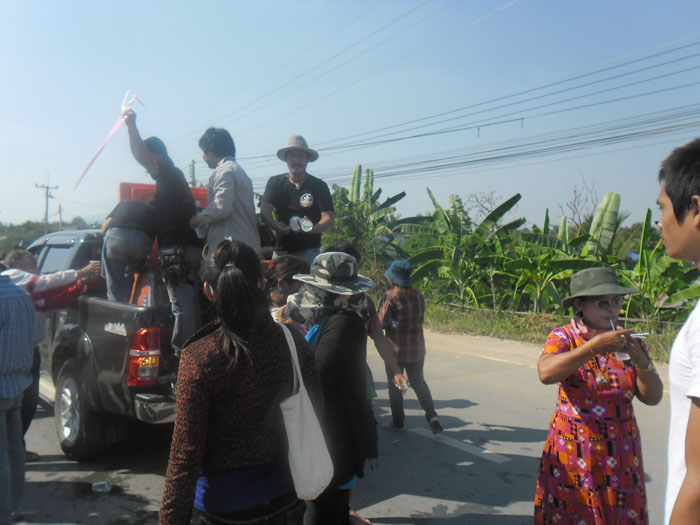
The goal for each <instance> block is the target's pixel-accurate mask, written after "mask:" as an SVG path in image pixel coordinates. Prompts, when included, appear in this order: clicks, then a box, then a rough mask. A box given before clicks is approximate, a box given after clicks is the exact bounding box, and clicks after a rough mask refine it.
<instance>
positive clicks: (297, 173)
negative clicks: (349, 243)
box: [260, 135, 335, 264]
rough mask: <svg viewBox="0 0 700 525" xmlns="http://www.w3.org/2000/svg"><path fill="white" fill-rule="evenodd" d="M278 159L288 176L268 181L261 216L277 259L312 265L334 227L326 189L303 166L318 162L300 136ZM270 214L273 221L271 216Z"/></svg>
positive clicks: (331, 204)
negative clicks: (289, 258) (271, 235)
mask: <svg viewBox="0 0 700 525" xmlns="http://www.w3.org/2000/svg"><path fill="white" fill-rule="evenodd" d="M277 157H278V158H279V159H280V160H281V161H284V162H286V163H287V167H288V168H289V173H283V174H282V175H275V176H274V177H270V179H269V180H268V181H267V185H266V186H265V193H264V194H263V197H262V207H261V209H260V214H261V215H262V218H263V220H264V221H265V223H266V224H267V225H268V226H270V227H271V228H272V229H273V230H274V231H275V232H276V233H277V250H276V251H275V254H274V255H273V258H274V257H275V256H277V255H282V254H289V255H296V256H297V257H301V258H302V259H304V260H306V261H307V262H308V263H309V264H311V263H312V262H313V260H314V258H315V257H316V256H317V255H318V254H319V253H321V234H322V233H323V232H325V231H328V230H329V229H331V228H332V227H333V222H334V221H335V212H334V211H333V200H332V199H331V192H330V191H329V189H328V185H327V184H326V183H325V182H323V181H322V180H321V179H318V178H316V177H314V176H313V175H309V174H308V173H307V172H306V166H307V164H308V163H309V162H314V161H315V160H316V159H318V152H316V151H314V150H312V149H311V148H309V146H308V145H307V144H306V140H304V137H302V136H301V135H292V136H291V137H290V139H289V143H288V145H287V147H286V148H282V149H280V150H279V151H278V152H277ZM273 212H274V213H275V215H276V218H275V217H274V216H273Z"/></svg>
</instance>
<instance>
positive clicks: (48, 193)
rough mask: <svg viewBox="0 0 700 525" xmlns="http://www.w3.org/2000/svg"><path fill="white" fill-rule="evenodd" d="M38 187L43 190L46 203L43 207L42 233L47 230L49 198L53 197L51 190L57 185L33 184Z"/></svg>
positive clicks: (56, 187) (55, 188)
mask: <svg viewBox="0 0 700 525" xmlns="http://www.w3.org/2000/svg"><path fill="white" fill-rule="evenodd" d="M34 186H36V187H37V188H39V189H42V190H45V193H44V195H45V199H46V205H45V209H44V235H46V234H47V233H48V232H49V199H53V195H51V190H57V189H58V186H49V185H48V184H34Z"/></svg>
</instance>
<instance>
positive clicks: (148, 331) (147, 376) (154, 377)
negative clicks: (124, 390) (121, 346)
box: [126, 326, 160, 386]
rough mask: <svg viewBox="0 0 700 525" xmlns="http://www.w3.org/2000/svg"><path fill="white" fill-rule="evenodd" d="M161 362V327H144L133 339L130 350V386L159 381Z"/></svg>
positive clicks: (127, 378) (127, 380) (127, 379)
mask: <svg viewBox="0 0 700 525" xmlns="http://www.w3.org/2000/svg"><path fill="white" fill-rule="evenodd" d="M159 364H160V327H157V326H156V327H151V328H142V329H141V330H139V331H138V332H136V334H134V339H133V340H132V341H131V350H129V372H128V375H127V377H126V383H127V384H128V385H129V386H146V385H155V384H156V383H158V365H159Z"/></svg>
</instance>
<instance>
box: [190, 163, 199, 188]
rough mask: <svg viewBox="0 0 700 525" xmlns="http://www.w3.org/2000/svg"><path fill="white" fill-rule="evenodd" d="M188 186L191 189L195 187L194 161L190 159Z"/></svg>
mask: <svg viewBox="0 0 700 525" xmlns="http://www.w3.org/2000/svg"><path fill="white" fill-rule="evenodd" d="M190 186H192V187H193V188H194V187H195V186H197V179H195V178H194V159H192V164H190Z"/></svg>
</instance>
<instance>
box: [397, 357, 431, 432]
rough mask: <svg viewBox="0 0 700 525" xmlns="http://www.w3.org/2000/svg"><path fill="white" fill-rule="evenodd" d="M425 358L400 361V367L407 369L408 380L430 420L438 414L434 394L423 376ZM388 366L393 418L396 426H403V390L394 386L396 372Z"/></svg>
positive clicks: (426, 417) (426, 416) (402, 369)
mask: <svg viewBox="0 0 700 525" xmlns="http://www.w3.org/2000/svg"><path fill="white" fill-rule="evenodd" d="M424 362H425V359H421V360H420V361H415V362H413V363H401V362H399V367H400V368H401V371H402V372H403V371H404V370H405V371H406V375H407V376H408V382H409V383H410V384H411V388H413V390H414V392H415V393H416V397H417V398H418V402H419V403H420V406H421V408H423V410H424V411H425V419H427V420H428V421H430V419H431V418H433V417H435V416H437V412H435V404H434V403H433V396H432V395H431V394H430V388H428V383H426V382H425V378H424V377H423V363H424ZM385 368H386V377H387V383H388V385H389V404H390V405H391V418H392V420H393V422H394V426H395V427H403V420H404V412H403V394H402V393H401V390H399V389H398V388H396V386H394V373H393V372H392V371H391V369H390V368H389V367H388V366H385Z"/></svg>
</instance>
